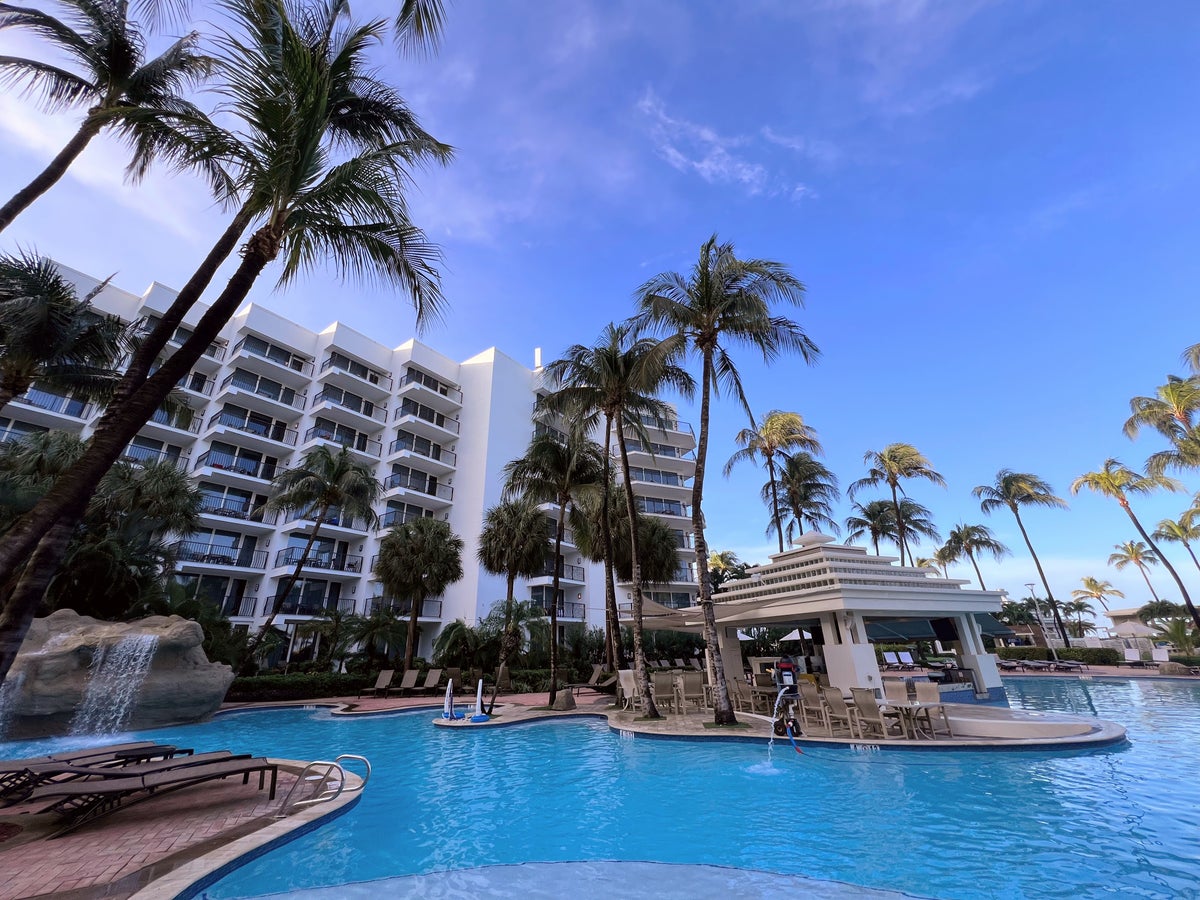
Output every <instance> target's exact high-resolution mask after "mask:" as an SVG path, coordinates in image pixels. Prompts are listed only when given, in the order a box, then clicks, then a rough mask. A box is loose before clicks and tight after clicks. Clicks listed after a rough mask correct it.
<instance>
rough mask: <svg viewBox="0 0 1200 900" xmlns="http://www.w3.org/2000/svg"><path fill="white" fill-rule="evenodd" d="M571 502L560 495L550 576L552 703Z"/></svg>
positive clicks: (554, 693)
mask: <svg viewBox="0 0 1200 900" xmlns="http://www.w3.org/2000/svg"><path fill="white" fill-rule="evenodd" d="M570 502H571V497H570V495H569V494H560V495H559V497H558V521H557V523H555V528H554V561H553V566H554V568H553V570H552V571H553V575H551V578H550V705H551V706H553V705H554V701H555V700H557V699H558V586H559V574H558V558H559V555H560V554H561V553H562V542H563V531H564V530H565V529H564V526H563V522H564V520H565V519H566V517H567V504H568V503H570Z"/></svg>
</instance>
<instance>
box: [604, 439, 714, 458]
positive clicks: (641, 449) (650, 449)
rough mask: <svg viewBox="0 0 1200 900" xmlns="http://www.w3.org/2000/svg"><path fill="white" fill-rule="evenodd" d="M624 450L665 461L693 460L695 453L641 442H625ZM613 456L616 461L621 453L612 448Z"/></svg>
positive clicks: (664, 445) (669, 446)
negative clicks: (650, 455)
mask: <svg viewBox="0 0 1200 900" xmlns="http://www.w3.org/2000/svg"><path fill="white" fill-rule="evenodd" d="M625 449H627V450H628V451H629V452H630V453H650V454H652V455H653V456H655V457H659V456H661V457H664V458H665V459H693V460H694V459H695V458H696V452H695V451H694V450H684V449H683V448H681V447H672V446H671V445H670V444H656V443H654V442H651V443H649V444H643V443H642V442H641V441H633V440H626V441H625ZM613 456H614V457H616V458H617V459H620V458H621V452H620V450H618V449H617V448H613Z"/></svg>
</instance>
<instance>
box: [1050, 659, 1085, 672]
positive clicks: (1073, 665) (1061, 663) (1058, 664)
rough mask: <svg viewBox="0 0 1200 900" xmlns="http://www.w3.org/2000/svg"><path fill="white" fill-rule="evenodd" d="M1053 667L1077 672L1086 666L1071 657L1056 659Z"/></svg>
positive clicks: (1058, 669) (1063, 670)
mask: <svg viewBox="0 0 1200 900" xmlns="http://www.w3.org/2000/svg"><path fill="white" fill-rule="evenodd" d="M1054 668H1055V669H1056V670H1057V671H1059V672H1078V671H1079V670H1080V669H1086V668H1087V666H1086V665H1084V664H1083V663H1081V662H1076V661H1075V660H1073V659H1056V660H1055V661H1054Z"/></svg>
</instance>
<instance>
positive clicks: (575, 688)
mask: <svg viewBox="0 0 1200 900" xmlns="http://www.w3.org/2000/svg"><path fill="white" fill-rule="evenodd" d="M603 673H604V666H603V664H601V663H592V677H591V678H589V679H588V680H587V681H580V682H577V683H576V684H564V685H563V690H564V691H571V692H572V693H574V694H575V695H576V696H578V694H579V692H580V691H582V690H583V689H584V688H594V687H595V686H596V684H597V683H598V682H599V681H600V676H601V675H602V674H603Z"/></svg>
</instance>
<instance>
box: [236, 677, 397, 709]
mask: <svg viewBox="0 0 1200 900" xmlns="http://www.w3.org/2000/svg"><path fill="white" fill-rule="evenodd" d="M377 677H378V674H373V675H371V676H369V677H364V676H362V675H341V674H334V673H332V672H320V673H311V674H292V675H254V676H252V677H250V678H235V679H233V684H232V685H230V686H229V692H228V693H227V694H226V695H225V699H226V701H228V702H230V703H248V702H256V703H261V702H265V701H271V700H312V699H315V698H318V697H345V696H347V695H349V696H353V695H355V694H357V693H358V692H359V691H360V690H362V689H363V688H364V687H366V686H368V685H372V684H374V683H375V679H376V678H377Z"/></svg>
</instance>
